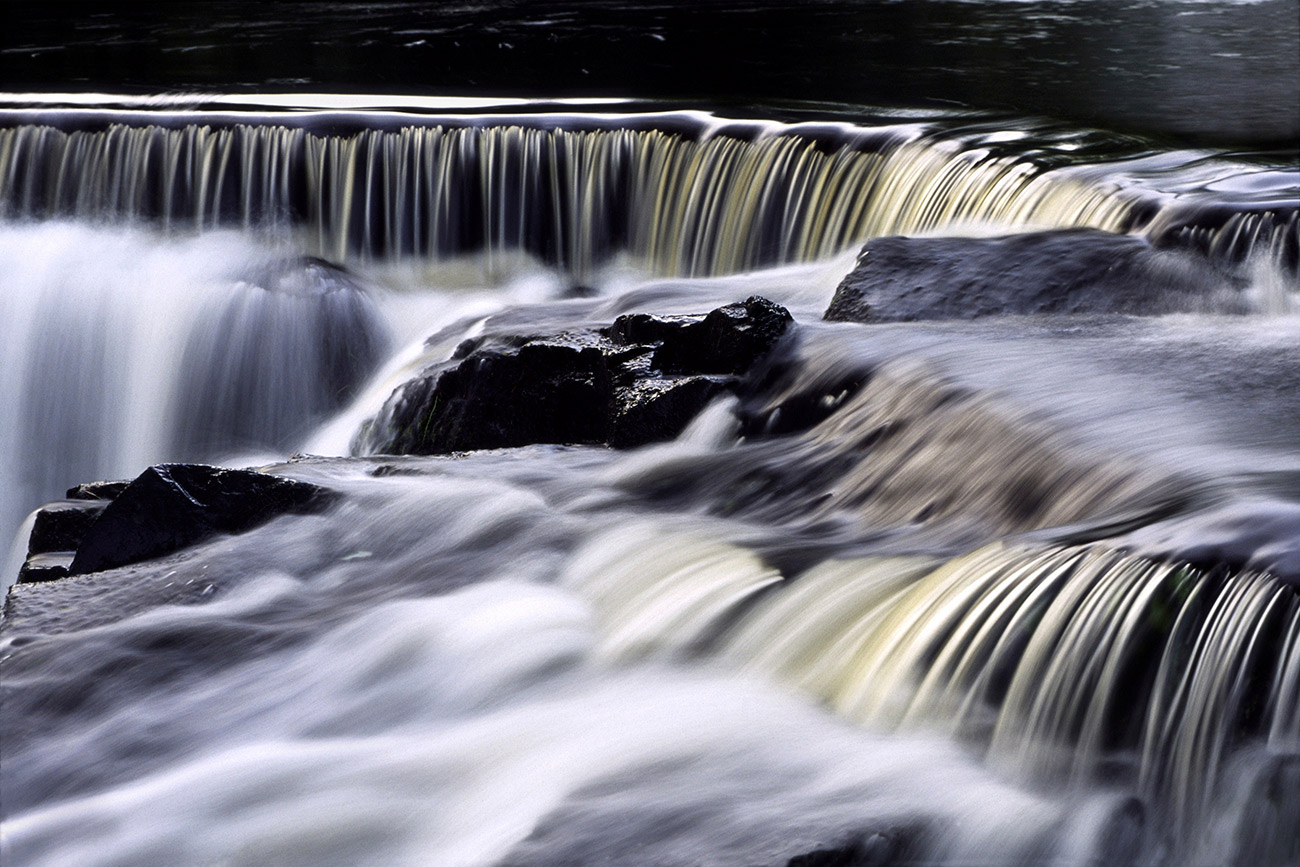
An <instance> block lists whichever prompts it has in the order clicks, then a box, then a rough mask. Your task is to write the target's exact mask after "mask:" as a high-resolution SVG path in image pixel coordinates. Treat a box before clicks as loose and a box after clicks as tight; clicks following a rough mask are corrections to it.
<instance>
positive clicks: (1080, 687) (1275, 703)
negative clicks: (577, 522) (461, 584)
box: [565, 528, 1300, 863]
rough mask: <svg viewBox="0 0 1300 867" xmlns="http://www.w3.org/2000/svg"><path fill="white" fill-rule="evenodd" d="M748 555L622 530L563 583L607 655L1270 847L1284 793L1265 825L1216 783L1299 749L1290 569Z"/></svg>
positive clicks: (1250, 779)
mask: <svg viewBox="0 0 1300 867" xmlns="http://www.w3.org/2000/svg"><path fill="white" fill-rule="evenodd" d="M751 560H752V554H750V553H749V552H747V551H745V550H743V549H740V548H736V547H733V546H729V545H726V544H722V543H719V542H718V541H710V540H708V538H707V536H700V535H689V534H685V533H681V532H676V533H667V534H666V533H664V531H663V528H656V529H654V530H651V529H649V528H646V529H645V530H644V531H643V532H639V533H632V532H629V531H626V530H622V531H618V532H616V533H612V534H610V535H608V536H606V537H601V538H598V539H595V540H593V541H592V542H591V544H590V546H589V547H588V549H586V551H585V552H584V553H582V554H580V555H579V556H578V557H577V558H576V559H575V560H574V561H573V563H572V565H571V567H570V570H569V572H568V573H567V577H566V579H565V582H566V584H568V585H569V586H573V587H575V588H576V589H578V590H580V591H581V592H582V593H583V594H584V595H587V596H588V597H589V598H591V599H592V600H593V601H594V604H595V606H596V611H597V615H598V617H599V618H600V620H601V624H602V628H603V631H604V634H605V638H604V639H603V642H602V647H603V648H604V649H605V652H606V653H608V654H610V655H612V656H613V657H614V658H616V659H621V660H623V661H627V660H629V659H634V658H637V657H645V656H647V655H656V654H658V655H662V654H673V655H680V654H683V653H698V652H699V651H700V650H701V649H702V648H712V649H714V650H716V652H717V653H719V654H720V655H721V656H722V657H724V658H726V659H729V660H731V661H732V662H733V663H735V664H737V665H739V666H740V667H741V668H742V669H744V670H750V671H753V672H756V673H762V674H764V675H772V676H776V677H777V678H779V679H780V680H782V681H785V682H787V683H789V684H791V685H793V686H796V687H798V688H799V689H800V690H801V691H804V692H806V693H808V694H811V695H813V696H815V697H816V698H818V699H819V700H821V701H822V702H824V703H825V704H826V705H827V706H828V707H830V708H832V709H834V710H835V711H836V712H838V713H840V714H842V715H844V716H846V717H848V718H849V719H852V720H855V721H857V722H859V723H861V724H863V725H866V726H868V727H870V728H873V729H876V730H886V731H892V730H896V729H911V730H919V731H941V732H943V733H945V734H948V735H951V736H955V737H957V738H959V739H961V740H964V741H966V742H968V743H971V744H972V745H973V746H975V747H976V748H977V749H978V750H979V751H981V752H984V753H986V754H987V760H988V761H989V762H990V763H991V764H992V765H994V766H996V767H1001V768H1003V769H1004V770H1006V771H1008V772H1010V773H1012V774H1014V775H1016V776H1021V777H1023V778H1025V779H1027V780H1029V781H1037V782H1038V783H1040V784H1047V785H1061V784H1062V782H1063V781H1069V782H1072V783H1074V784H1098V783H1101V784H1104V785H1108V786H1112V787H1119V788H1120V789H1121V790H1128V791H1130V792H1132V793H1134V794H1135V795H1137V796H1139V797H1140V798H1141V799H1142V801H1143V802H1145V803H1146V804H1148V805H1149V809H1151V810H1152V811H1154V812H1153V815H1152V817H1151V822H1150V825H1151V828H1152V830H1153V832H1155V833H1159V834H1162V835H1168V837H1169V839H1171V840H1174V841H1180V842H1178V843H1176V844H1175V845H1176V846H1184V847H1190V848H1189V850H1188V851H1193V850H1199V851H1205V848H1204V847H1206V846H1207V845H1210V846H1211V847H1214V846H1220V847H1223V846H1228V847H1236V848H1234V849H1231V850H1230V851H1221V852H1220V857H1223V858H1225V859H1226V860H1228V861H1230V862H1231V863H1243V862H1241V861H1240V860H1239V859H1240V858H1242V857H1243V855H1242V853H1243V852H1250V853H1255V854H1256V855H1257V856H1259V857H1262V858H1264V859H1265V860H1264V862H1262V863H1283V862H1284V861H1285V858H1287V857H1289V855H1288V853H1289V852H1291V850H1290V849H1289V848H1288V847H1289V846H1291V845H1292V843H1293V842H1294V841H1293V840H1291V839H1290V837H1289V834H1290V832H1288V831H1285V830H1282V829H1284V828H1287V827H1294V825H1293V824H1292V825H1288V823H1289V822H1290V823H1293V822H1295V821H1297V820H1300V793H1297V792H1296V791H1294V790H1292V791H1290V792H1281V793H1279V795H1278V798H1279V800H1277V801H1275V803H1274V808H1275V809H1276V810H1277V811H1278V818H1276V819H1275V821H1273V822H1272V823H1271V824H1270V823H1259V822H1256V820H1255V817H1254V816H1252V815H1250V814H1249V813H1241V812H1236V811H1237V810H1250V809H1253V808H1250V807H1246V806H1244V804H1242V803H1241V802H1239V801H1238V800H1237V799H1235V798H1233V797H1232V796H1231V795H1230V794H1229V793H1230V791H1231V790H1232V789H1233V788H1234V787H1243V786H1244V787H1246V788H1251V787H1256V788H1257V787H1259V786H1272V787H1277V786H1280V785H1285V781H1287V780H1290V779H1292V778H1293V776H1294V774H1295V768H1296V766H1297V763H1298V762H1300V728H1298V727H1297V722H1298V720H1300V704H1298V702H1300V697H1298V694H1297V690H1296V683H1297V680H1298V679H1300V667H1298V666H1300V656H1297V652H1296V645H1297V642H1300V598H1297V596H1296V594H1295V592H1294V590H1292V589H1291V588H1287V587H1284V586H1280V585H1279V584H1278V583H1277V582H1275V581H1273V580H1271V579H1269V578H1267V577H1266V576H1259V575H1253V574H1249V573H1242V574H1235V575H1225V574H1205V573H1200V572H1197V571H1196V570H1193V569H1189V568H1187V567H1184V566H1180V565H1178V564H1171V563H1160V562H1154V561H1150V560H1146V559H1143V558H1140V557H1133V556H1126V555H1124V554H1123V553H1121V552H1118V551H1114V550H1108V549H1106V548H1104V547H1099V546H1098V547H1071V548H1046V549H1027V548H1017V547H1008V546H1004V545H994V546H991V547H987V548H984V549H981V550H979V551H976V552H974V553H972V554H969V555H966V556H963V557H960V558H957V559H955V560H952V561H949V562H946V563H943V562H940V561H936V560H934V559H933V558H925V557H912V558H865V559H843V560H828V561H825V562H823V563H822V564H820V565H818V566H817V567H815V568H813V569H812V570H810V571H809V572H807V573H806V574H803V575H800V576H798V577H797V578H796V579H795V580H792V581H785V582H783V581H781V580H780V578H779V576H775V575H773V574H771V573H770V572H769V573H764V570H763V568H762V566H761V565H760V564H756V563H752V562H751ZM1238 750H1240V751H1238ZM1225 810H1226V812H1224V811H1225ZM1291 854H1294V853H1293V852H1291ZM1279 859H1281V860H1279Z"/></svg>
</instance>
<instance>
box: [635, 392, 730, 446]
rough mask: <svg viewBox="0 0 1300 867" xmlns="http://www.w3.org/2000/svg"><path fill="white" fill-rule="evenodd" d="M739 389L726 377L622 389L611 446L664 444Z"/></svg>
mask: <svg viewBox="0 0 1300 867" xmlns="http://www.w3.org/2000/svg"><path fill="white" fill-rule="evenodd" d="M734 389H735V380H734V379H732V378H731V377H726V376H681V377H672V378H669V379H646V380H640V381H638V382H635V383H633V384H632V385H630V386H628V387H627V388H624V389H620V390H619V392H618V395H617V400H618V404H617V406H616V407H615V409H614V416H613V428H612V430H611V431H610V434H609V444H610V445H611V446H613V447H614V448H616V449H624V448H633V447H635V446H641V445H645V444H647V443H653V442H662V441H663V440H668V439H672V438H673V437H675V436H676V435H677V434H679V433H681V430H682V427H683V426H684V425H683V420H685V421H687V422H689V421H690V419H692V418H694V417H695V416H697V415H699V414H700V411H701V410H703V409H704V408H705V407H706V406H708V405H709V403H710V402H712V401H713V400H714V399H715V398H717V397H719V396H721V395H723V394H726V393H728V392H731V391H733V390H734Z"/></svg>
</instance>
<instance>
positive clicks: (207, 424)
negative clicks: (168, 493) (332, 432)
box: [172, 257, 390, 458]
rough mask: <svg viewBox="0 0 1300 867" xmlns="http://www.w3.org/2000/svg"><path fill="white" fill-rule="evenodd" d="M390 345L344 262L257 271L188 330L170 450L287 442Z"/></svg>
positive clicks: (200, 453)
mask: <svg viewBox="0 0 1300 867" xmlns="http://www.w3.org/2000/svg"><path fill="white" fill-rule="evenodd" d="M389 342H390V337H389V334H388V328H387V325H386V324H385V323H384V321H383V317H382V315H381V314H380V313H379V311H378V308H377V307H376V306H375V304H374V302H373V301H372V300H371V298H370V296H369V294H368V292H367V291H366V290H365V288H364V287H363V286H362V285H361V283H360V281H359V280H358V278H357V277H355V276H354V275H353V274H352V273H351V272H349V271H347V270H346V269H343V268H340V267H338V266H336V265H333V264H331V263H329V262H326V261H325V260H323V259H317V258H314V257H300V258H292V259H286V260H281V261H277V262H275V263H272V264H270V265H267V266H265V267H263V268H260V269H258V270H257V271H256V272H254V273H251V274H249V275H247V277H246V279H244V280H242V281H240V282H238V283H236V284H235V285H234V286H232V287H230V289H229V291H228V292H223V293H221V295H220V297H219V298H215V299H214V300H213V301H212V302H211V304H210V309H208V310H207V311H206V312H205V315H203V316H202V317H200V318H199V320H198V321H197V324H196V325H195V327H194V329H193V331H192V332H191V334H190V335H189V337H188V340H187V342H186V346H185V350H184V354H183V356H182V360H181V367H182V375H181V377H180V378H179V380H178V381H179V385H178V393H177V400H178V404H179V410H178V412H177V416H176V417H177V418H178V419H180V420H182V421H181V423H180V424H179V425H178V426H177V430H176V434H175V442H174V444H173V449H172V451H173V452H174V453H175V454H180V455H184V456H187V457H195V458H201V457H204V456H207V455H211V454H214V453H218V452H223V451H227V450H229V449H232V448H236V449H244V448H257V447H271V448H287V447H288V446H289V445H290V444H291V443H292V442H293V441H294V440H295V439H296V438H297V437H299V436H300V435H301V433H302V432H303V431H304V430H306V429H308V428H310V427H311V426H312V425H314V424H316V423H318V422H319V421H320V420H321V419H323V418H324V417H325V416H327V415H329V414H330V413H332V412H335V411H337V410H338V409H340V408H341V407H343V406H344V405H345V404H346V403H347V402H348V401H349V400H351V399H352V398H353V397H354V396H355V394H356V390H357V389H358V388H359V387H360V386H361V385H362V384H364V382H365V381H366V379H367V378H368V377H369V376H370V375H371V374H372V373H373V372H374V370H375V368H376V367H377V366H378V365H379V363H380V362H381V361H382V359H383V358H384V357H385V355H386V354H387V352H388V347H389Z"/></svg>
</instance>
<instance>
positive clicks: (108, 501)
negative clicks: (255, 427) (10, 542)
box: [18, 464, 332, 584]
mask: <svg viewBox="0 0 1300 867" xmlns="http://www.w3.org/2000/svg"><path fill="white" fill-rule="evenodd" d="M331 499H332V495H331V493H330V492H329V491H327V490H326V489H324V488H322V487H320V486H318V485H312V484H309V483H307V482H300V481H296V480H294V479H286V478H283V477H281V476H275V475H271V474H269V473H260V472H254V471H252V470H232V469H224V468H221V467H212V466H206V465H203V464H159V465H157V466H153V467H150V468H149V469H147V470H145V471H144V472H143V473H141V474H140V475H139V476H137V477H136V478H135V479H134V480H132V481H129V482H93V483H90V484H83V485H78V486H76V487H75V488H72V489H71V490H69V491H68V499H66V500H58V501H55V502H53V503H49V504H47V505H46V506H44V507H43V508H41V509H40V510H39V511H37V513H36V516H35V520H34V523H33V526H32V532H31V535H30V536H29V540H28V549H27V551H28V557H27V562H26V563H25V564H24V566H23V569H22V572H21V573H20V574H19V578H18V581H19V583H23V584H28V583H35V582H39V581H51V580H55V579H58V578H63V577H65V576H68V575H81V574H85V573H88V572H99V571H101V570H104V569H113V568H116V567H118V566H126V565H129V564H131V563H138V562H141V561H143V560H150V559H153V558H155V557H161V556H163V555H166V554H170V553H173V552H175V551H179V550H182V549H184V548H188V547H189V546H191V545H194V544H195V543H197V542H201V541H203V540H204V539H207V538H210V537H212V536H216V535H218V534H222V533H241V532H243V531H245V530H250V529H252V528H253V527H257V526H259V525H261V524H265V523H266V522H267V521H269V520H271V519H272V518H274V517H276V516H277V515H281V514H285V513H297V514H302V513H307V512H313V511H318V510H320V509H322V508H324V507H325V506H326V505H328V503H329V502H330V500H331Z"/></svg>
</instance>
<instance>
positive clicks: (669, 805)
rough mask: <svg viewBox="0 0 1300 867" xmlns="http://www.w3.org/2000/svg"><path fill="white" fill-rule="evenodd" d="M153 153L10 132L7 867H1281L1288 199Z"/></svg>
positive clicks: (402, 136) (766, 171)
mask: <svg viewBox="0 0 1300 867" xmlns="http://www.w3.org/2000/svg"><path fill="white" fill-rule="evenodd" d="M177 99H181V98H179V97H178V98H177ZM172 108H174V106H172V107H167V106H160V107H158V108H154V109H151V108H149V107H148V106H142V105H131V104H130V101H129V100H127V99H126V98H123V100H122V101H120V102H117V103H114V104H113V105H112V106H105V107H91V108H86V109H84V110H76V109H67V108H63V109H48V110H47V109H30V108H29V109H23V108H16V109H12V110H11V109H3V110H0V120H2V121H3V122H2V123H0V361H3V365H2V366H0V400H2V401H3V402H4V403H5V405H6V406H9V407H11V408H12V409H13V411H12V412H10V413H8V414H5V415H4V416H3V417H0V446H3V448H2V449H0V461H2V462H3V463H2V464H0V467H2V468H3V470H4V479H5V484H4V488H3V491H0V496H2V497H3V499H2V500H0V507H2V508H0V527H4V528H5V532H8V531H9V530H10V529H11V528H13V527H18V528H19V537H20V538H19V540H18V544H17V545H16V546H15V549H14V553H13V555H12V556H11V557H10V560H11V561H12V563H13V568H12V570H11V573H12V574H7V575H6V576H5V578H4V581H3V583H4V585H5V586H6V587H7V586H8V585H9V584H10V583H12V582H14V581H15V579H16V578H17V577H18V568H19V566H20V565H21V564H23V563H24V562H25V563H26V564H27V566H26V570H25V571H24V572H23V576H24V580H23V581H22V582H21V583H18V584H16V585H14V586H13V587H12V589H10V590H9V592H8V594H7V597H6V600H5V608H4V617H3V620H2V621H0V674H3V678H0V693H2V694H0V698H3V702H0V738H3V740H4V752H5V761H4V763H3V767H0V783H2V784H3V795H4V797H3V799H2V800H0V811H2V812H0V820H2V821H0V855H2V856H3V860H4V861H5V863H6V864H7V863H9V862H10V861H13V862H14V863H22V864H31V865H50V867H54V865H60V867H61V865H66V864H88V865H123V867H125V865H131V867H138V865H159V867H163V865H172V864H189V863H195V864H206V863H230V864H240V865H250V867H252V865H262V864H286V865H288V864H304V865H306V864H330V863H346V864H374V865H385V867H386V865H393V864H397V865H402V864H429V863H447V864H482V865H489V864H503V865H532V864H575V865H581V864H590V865H596V864H603V865H639V864H644V863H658V864H665V865H679V864H680V865H686V864H701V863H703V864H716V865H755V864H761V865H774V867H781V865H812V864H866V863H870V864H926V865H962V864H976V863H983V864H1023V865H1026V867H1029V865H1047V864H1051V865H1080V867H1082V865H1087V864H1120V865H1123V864H1129V865H1134V867H1137V865H1142V867H1173V865H1180V864H1185V863H1187V864H1234V865H1238V864H1239V865H1265V864H1267V865H1285V864H1290V863H1293V862H1294V861H1295V860H1296V859H1297V858H1298V857H1300V835H1297V833H1296V831H1295V829H1296V828H1297V827H1300V786H1298V785H1297V782H1298V781H1300V595H1297V588H1298V587H1300V579H1298V576H1300V571H1298V570H1300V566H1297V563H1300V561H1298V560H1297V552H1298V551H1300V541H1298V540H1300V532H1298V528H1300V523H1298V522H1297V518H1296V516H1297V514H1298V513H1300V512H1298V511H1297V510H1300V483H1298V482H1297V480H1300V452H1298V451H1297V441H1296V434H1295V431H1296V430H1297V429H1300V318H1298V317H1297V315H1296V314H1297V312H1300V303H1298V302H1300V296H1297V293H1296V290H1295V286H1294V281H1293V280H1292V277H1293V275H1294V273H1295V269H1296V267H1297V249H1300V248H1298V247H1297V239H1300V223H1298V222H1297V217H1296V213H1297V210H1296V207H1295V201H1294V196H1291V195H1290V194H1289V193H1287V191H1286V190H1287V188H1286V183H1287V182H1286V178H1283V177H1280V176H1282V175H1286V174H1287V171H1284V170H1282V169H1277V170H1276V171H1272V170H1270V171H1267V172H1265V171H1257V170H1256V169H1257V166H1254V165H1253V164H1251V163H1249V162H1248V161H1234V158H1233V157H1230V156H1228V155H1214V156H1209V155H1205V154H1191V153H1177V154H1169V153H1154V154H1153V153H1147V152H1146V151H1144V150H1142V149H1140V148H1139V149H1136V150H1138V151H1140V152H1139V153H1136V154H1135V153H1133V152H1132V151H1133V150H1134V148H1130V151H1125V152H1123V153H1117V152H1116V151H1115V148H1118V147H1119V146H1118V145H1114V144H1113V142H1108V143H1107V147H1110V148H1111V149H1110V150H1108V149H1107V148H1105V147H1095V146H1094V139H1093V138H1091V137H1090V135H1091V134H1089V133H1085V132H1078V131H1074V132H1068V133H1061V132H1059V131H1053V130H1051V129H1049V128H1047V127H1046V126H1042V125H1039V126H1036V125H1035V123H1036V122H1031V121H1026V122H1025V129H1023V130H1022V129H1013V128H1007V127H1006V126H1005V125H1003V126H998V127H997V128H996V129H994V128H993V127H994V125H996V124H1001V123H1002V122H1001V121H993V120H989V119H986V118H981V119H979V120H978V122H977V121H974V120H968V119H954V118H952V117H945V118H940V119H936V120H926V121H908V122H899V121H896V122H891V123H883V122H882V123H881V124H880V125H877V126H869V125H863V126H855V125H851V124H848V123H788V124H783V123H776V122H767V121H729V120H723V119H720V118H717V117H713V116H710V115H706V114H702V113H693V112H660V113H649V112H646V113H642V114H640V115H635V114H628V115H609V114H591V115H585V116H584V115H578V114H555V113H544V112H538V113H536V114H533V115H518V116H510V115H486V114H485V115H481V116H470V115H465V116H460V117H451V116H433V115H421V114H417V113H415V112H414V111H407V112H401V111H373V112H347V111H341V110H329V111H313V112H302V113H292V112H280V113H275V112H261V113H257V112H252V111H247V112H241V111H236V110H226V111H215V110H211V109H210V108H207V107H203V106H194V107H192V108H191V109H190V110H184V111H181V110H172ZM566 110H567V109H566ZM1089 148H1093V150H1089ZM1121 150H1122V149H1121ZM1076 152H1078V153H1077V156H1076ZM1252 159H1256V160H1259V159H1262V158H1258V157H1255V158H1252ZM1288 177H1289V175H1288ZM1040 244H1042V245H1045V246H1043V247H1040V246H1035V245H1040ZM864 245H865V247H864ZM1028 248H1032V249H1030V250H1029V252H1028V253H1026V252H1025V251H1026V249H1028ZM1043 249H1046V250H1047V251H1048V252H1046V253H1044V252H1043ZM860 250H865V256H864V258H863V263H862V266H861V268H860V269H859V270H857V271H854V262H853V256H854V255H855V254H857V253H858V252H859V251H860ZM917 250H920V251H922V253H923V254H924V255H922V254H921V253H919V254H916V256H912V251H917ZM881 251H886V252H889V251H893V253H896V254H897V255H896V256H895V257H894V259H892V260H890V261H891V262H892V265H891V267H890V269H888V274H887V275H886V276H884V277H881V278H880V281H881V282H880V283H877V284H871V285H867V284H866V283H863V282H861V281H863V280H869V273H868V271H869V268H870V267H871V263H872V261H873V257H875V259H876V260H879V259H880V258H889V257H882V256H878V255H877V254H878V253H880V252H881ZM927 251H928V252H927ZM936 251H937V252H936ZM905 254H906V255H905ZM1130 255H1131V256H1133V257H1134V259H1133V262H1136V263H1137V264H1132V263H1130V264H1129V265H1125V264H1124V262H1121V261H1119V260H1120V259H1123V257H1127V256H1130ZM1125 261H1128V260H1125ZM936 263H938V264H936ZM864 269H868V270H864ZM936 273H938V274H940V277H936V276H935V274H936ZM864 274H865V275H867V276H864ZM953 274H956V275H958V277H960V278H961V279H960V280H958V279H957V278H955V277H954V278H952V279H953V280H954V281H955V284H959V285H960V286H962V287H964V288H963V290H962V291H964V292H966V293H967V295H966V296H964V297H953V295H952V292H953V286H952V285H943V284H944V280H945V279H948V278H949V277H952V275H953ZM1153 274H1154V275H1155V278H1153V276H1152V275H1153ZM945 275H946V276H945ZM941 278H942V279H941ZM1157 278H1158V279H1157ZM891 281H892V282H891ZM1035 281H1038V282H1037V283H1036V282H1035ZM841 283H843V284H844V285H845V286H848V287H849V288H850V289H852V288H853V287H854V286H858V287H859V289H860V291H859V292H858V296H859V297H858V298H857V299H856V301H857V302H861V305H860V306H865V307H870V308H871V309H870V310H868V311H867V312H866V313H865V314H864V315H862V316H841V317H835V316H832V317H829V318H830V319H831V320H834V319H837V318H838V319H857V320H866V321H825V320H823V312H824V311H825V310H826V308H827V305H828V304H830V303H831V302H832V296H833V295H835V292H836V287H837V286H838V285H840V284H841ZM881 283H887V284H888V286H885V287H884V288H882V285H881ZM1042 286H1046V287H1047V288H1046V289H1044V290H1042V293H1045V294H1042V293H1039V290H1040V289H1041V288H1042ZM918 287H920V288H919V289H918ZM1035 293H1039V294H1035ZM1053 293H1055V294H1053ZM1049 296H1051V297H1049ZM1058 296H1059V297H1058ZM1060 297H1064V299H1065V300H1064V301H1060ZM1045 298H1046V300H1045V301H1044V299H1045ZM769 299H770V300H769ZM1171 299H1172V300H1171ZM1225 299H1226V300H1225ZM850 300H853V299H850ZM1058 301H1060V303H1057V302H1058ZM1040 302H1041V303H1040ZM909 305H911V306H909ZM841 306H842V307H843V306H851V305H848V302H847V301H846V302H845V303H844V304H842V305H841ZM891 320H893V321H891ZM897 320H905V321H897ZM306 452H318V453H319V454H307V453H306ZM290 453H294V454H293V456H292V457H289V455H290ZM398 453H401V454H398ZM180 461H189V462H196V461H205V462H210V463H216V462H224V463H226V464H229V465H233V466H236V467H241V468H242V467H252V466H254V465H256V469H223V468H217V467H204V466H196V465H194V464H193V463H187V464H182V463H178V462H180ZM114 479H120V480H134V481H131V482H129V484H128V483H125V482H114V481H111V480H114ZM96 480H110V481H98V482H97V481H96ZM79 483H89V484H79ZM64 497H66V499H62V498H64ZM49 500H56V501H57V502H53V503H49V504H48V505H46V506H45V507H44V508H43V509H40V510H39V511H36V512H35V513H34V514H29V513H31V512H32V510H33V509H37V507H39V506H41V504H42V503H45V502H47V501H49ZM25 514H28V515H29V517H28V520H27V521H26V522H24V521H23V515H25Z"/></svg>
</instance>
